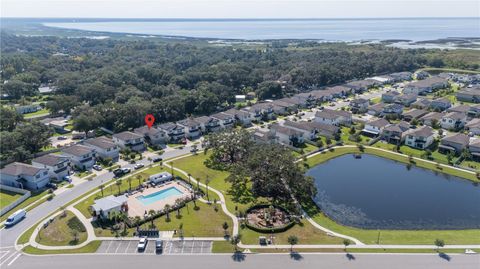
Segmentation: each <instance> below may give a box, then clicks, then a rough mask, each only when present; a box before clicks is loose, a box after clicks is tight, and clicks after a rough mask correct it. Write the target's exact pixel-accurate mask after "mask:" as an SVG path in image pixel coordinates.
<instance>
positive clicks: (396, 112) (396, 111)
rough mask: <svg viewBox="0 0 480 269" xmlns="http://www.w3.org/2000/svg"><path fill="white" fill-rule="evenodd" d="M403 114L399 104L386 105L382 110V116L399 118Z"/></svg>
mask: <svg viewBox="0 0 480 269" xmlns="http://www.w3.org/2000/svg"><path fill="white" fill-rule="evenodd" d="M402 113H403V106H402V105H400V104H387V105H385V107H384V108H383V110H382V114H381V115H382V116H388V115H391V116H396V117H399V116H400V115H402Z"/></svg>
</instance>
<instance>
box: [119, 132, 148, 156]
mask: <svg viewBox="0 0 480 269" xmlns="http://www.w3.org/2000/svg"><path fill="white" fill-rule="evenodd" d="M112 139H113V143H115V144H116V145H117V146H119V147H120V148H121V149H124V148H129V149H130V150H132V151H137V152H140V151H144V150H145V138H144V137H143V135H139V134H136V133H133V132H130V131H125V132H121V133H118V134H114V135H113V136H112Z"/></svg>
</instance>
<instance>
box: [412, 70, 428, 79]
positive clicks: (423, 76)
mask: <svg viewBox="0 0 480 269" xmlns="http://www.w3.org/2000/svg"><path fill="white" fill-rule="evenodd" d="M429 76H430V74H429V73H428V72H426V71H423V70H420V71H416V72H415V73H413V75H412V77H413V78H414V79H418V80H421V79H426V78H428V77H429Z"/></svg>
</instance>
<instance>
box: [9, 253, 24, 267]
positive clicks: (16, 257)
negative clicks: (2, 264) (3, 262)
mask: <svg viewBox="0 0 480 269" xmlns="http://www.w3.org/2000/svg"><path fill="white" fill-rule="evenodd" d="M20 255H22V253H18V255H17V256H15V258H13V260H11V261H10V262H9V263H8V264H7V266H10V265H11V264H12V263H13V262H14V261H15V260H17V259H18V257H20Z"/></svg>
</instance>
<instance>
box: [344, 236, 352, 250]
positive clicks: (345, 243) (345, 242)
mask: <svg viewBox="0 0 480 269" xmlns="http://www.w3.org/2000/svg"><path fill="white" fill-rule="evenodd" d="M343 245H344V246H345V251H347V247H348V246H349V245H350V240H348V239H343Z"/></svg>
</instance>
